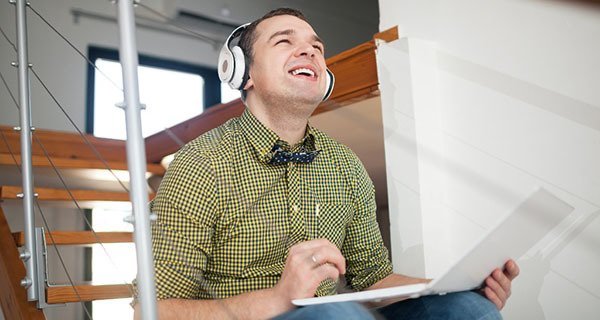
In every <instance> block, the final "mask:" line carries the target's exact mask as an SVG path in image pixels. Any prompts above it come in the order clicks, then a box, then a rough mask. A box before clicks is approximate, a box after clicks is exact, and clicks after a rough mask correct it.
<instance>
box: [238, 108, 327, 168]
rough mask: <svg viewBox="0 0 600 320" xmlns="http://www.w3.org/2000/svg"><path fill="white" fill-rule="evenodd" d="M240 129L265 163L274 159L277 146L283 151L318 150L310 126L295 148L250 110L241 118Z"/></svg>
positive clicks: (313, 132) (313, 130) (245, 111)
mask: <svg viewBox="0 0 600 320" xmlns="http://www.w3.org/2000/svg"><path fill="white" fill-rule="evenodd" d="M240 128H241V131H242V133H243V134H244V135H245V136H246V139H248V141H249V143H250V145H252V147H253V148H254V149H255V150H256V152H257V153H258V154H259V155H260V157H259V158H260V160H261V161H262V162H265V163H268V162H269V161H270V160H271V158H272V157H273V153H272V150H273V146H274V145H275V144H278V145H280V146H282V148H283V149H286V150H289V151H294V152H295V151H298V149H300V148H301V147H304V148H303V149H304V150H305V151H315V150H316V141H315V140H316V139H315V137H316V136H315V129H314V128H312V127H311V126H310V125H307V126H306V133H305V134H304V138H302V140H301V141H300V142H299V143H298V144H296V145H294V146H290V145H289V144H288V143H287V142H286V141H283V140H281V139H280V138H279V136H278V135H277V134H276V133H275V132H273V131H272V130H271V129H269V128H267V127H266V126H265V125H264V124H262V123H261V122H260V121H258V119H257V118H256V117H255V116H254V115H253V114H252V112H251V111H250V110H249V109H248V108H246V109H245V110H244V113H243V114H242V115H241V116H240Z"/></svg>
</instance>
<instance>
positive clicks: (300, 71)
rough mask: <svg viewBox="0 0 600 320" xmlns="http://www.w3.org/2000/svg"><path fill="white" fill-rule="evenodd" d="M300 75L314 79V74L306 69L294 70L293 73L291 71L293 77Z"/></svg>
mask: <svg viewBox="0 0 600 320" xmlns="http://www.w3.org/2000/svg"><path fill="white" fill-rule="evenodd" d="M301 73H303V74H307V75H309V76H311V77H314V76H315V73H314V72H313V71H312V70H310V69H307V68H300V69H296V70H293V71H292V74H293V75H295V76H296V75H299V74H301Z"/></svg>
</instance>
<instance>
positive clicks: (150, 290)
mask: <svg viewBox="0 0 600 320" xmlns="http://www.w3.org/2000/svg"><path fill="white" fill-rule="evenodd" d="M134 19H135V18H134V13H133V1H132V0H119V33H120V36H121V39H120V53H119V57H120V59H121V65H122V66H123V85H124V87H123V88H124V93H125V120H126V125H127V145H126V146H127V166H128V168H129V175H130V181H131V192H130V198H131V201H132V203H133V214H134V226H135V233H134V235H135V246H136V253H137V265H138V269H137V281H138V289H139V296H138V301H139V303H140V307H141V311H142V319H145V320H146V319H148V320H152V319H157V313H156V311H157V309H156V288H155V284H154V263H153V258H152V242H151V236H150V211H149V208H148V191H147V184H146V177H145V173H146V154H145V151H144V139H143V137H142V125H141V113H140V111H141V110H140V109H141V104H140V99H139V87H138V76H137V68H138V58H137V46H136V38H135V20H134Z"/></svg>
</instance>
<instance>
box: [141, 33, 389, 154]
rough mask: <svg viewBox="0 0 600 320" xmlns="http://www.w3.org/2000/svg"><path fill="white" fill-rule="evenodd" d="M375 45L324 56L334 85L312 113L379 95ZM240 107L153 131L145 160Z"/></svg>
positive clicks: (239, 103) (221, 108) (214, 124)
mask: <svg viewBox="0 0 600 320" xmlns="http://www.w3.org/2000/svg"><path fill="white" fill-rule="evenodd" d="M374 39H380V40H383V41H392V40H396V39H398V28H397V27H394V28H391V29H388V30H386V31H383V32H380V33H377V34H376V35H375V36H374ZM376 48H377V45H376V43H375V40H371V41H368V42H366V43H363V44H361V45H359V46H357V47H354V48H352V49H350V50H347V51H344V52H342V53H340V54H338V55H335V56H333V57H331V58H329V59H327V61H326V62H327V66H328V67H329V69H331V71H333V73H334V74H335V75H336V83H335V88H334V90H333V92H332V94H331V97H330V98H329V100H328V101H326V102H324V103H321V105H319V107H318V108H317V109H316V110H315V112H314V113H313V115H314V114H318V113H322V112H327V111H331V110H335V109H337V108H339V107H342V106H345V105H348V104H352V103H356V102H358V101H361V100H364V99H368V98H371V97H374V96H378V95H379V80H378V78H377V63H376V58H375V49H376ZM243 111H244V104H243V103H242V101H241V100H240V99H237V100H234V101H232V102H229V103H227V104H219V105H216V106H213V107H211V108H208V109H207V110H206V112H204V113H202V114H201V115H199V116H196V117H194V118H192V119H189V120H187V121H185V122H182V123H180V124H178V125H175V126H174V127H171V128H170V129H168V130H166V131H162V132H159V133H157V134H154V135H152V136H150V137H148V138H146V140H145V141H146V159H147V160H148V162H155V163H156V162H160V161H161V160H162V158H163V157H165V156H167V155H169V154H172V153H174V152H176V151H177V150H179V148H181V145H180V144H181V143H186V142H189V141H191V140H192V139H194V138H196V137H197V136H199V135H201V134H203V133H205V132H207V131H209V130H211V129H213V128H216V127H218V126H220V125H221V124H223V123H225V121H227V120H228V119H230V118H232V117H236V116H239V115H240V114H242V112H243ZM173 136H174V137H173Z"/></svg>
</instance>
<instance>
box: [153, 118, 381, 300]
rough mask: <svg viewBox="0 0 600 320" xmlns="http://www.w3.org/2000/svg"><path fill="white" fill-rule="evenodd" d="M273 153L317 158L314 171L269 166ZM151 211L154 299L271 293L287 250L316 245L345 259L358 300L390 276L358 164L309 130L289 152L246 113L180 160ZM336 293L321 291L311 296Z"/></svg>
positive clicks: (324, 287)
mask: <svg viewBox="0 0 600 320" xmlns="http://www.w3.org/2000/svg"><path fill="white" fill-rule="evenodd" d="M275 143H280V144H283V145H284V148H287V149H290V150H291V151H297V150H298V149H304V150H308V151H311V150H315V149H316V150H321V153H320V154H319V155H318V156H317V157H316V159H315V160H314V161H313V162H311V163H293V162H292V163H285V164H269V163H268V162H269V160H270V158H271V157H272V153H271V150H272V147H273V145H274V144H275ZM150 208H151V211H152V212H154V213H156V214H157V215H158V219H157V221H156V222H155V223H154V224H153V227H152V243H153V250H154V260H155V270H156V286H157V295H158V298H159V299H167V298H184V299H215V298H226V297H229V296H234V295H238V294H241V293H243V292H247V291H253V290H258V289H264V288H269V287H272V286H274V285H275V284H276V283H277V282H278V280H279V278H280V276H281V273H282V271H283V268H284V265H285V261H286V257H287V253H288V250H289V248H290V247H291V246H293V245H294V244H296V243H299V242H302V241H307V240H311V239H317V238H327V239H328V240H329V241H331V242H332V243H333V244H335V245H336V246H337V247H338V248H339V249H340V250H341V252H342V254H343V256H344V257H345V258H346V262H347V271H346V279H347V281H348V285H349V286H350V287H351V288H353V289H355V290H362V289H365V288H367V287H369V286H371V285H372V284H374V283H375V282H377V281H379V280H381V279H383V278H384V277H386V276H387V275H389V274H390V273H391V272H392V267H391V263H390V261H389V258H388V253H387V250H386V248H385V247H384V245H383V241H382V239H381V234H380V231H379V227H378V224H377V221H376V218H375V217H376V216H375V210H376V207H375V193H374V188H373V184H372V182H371V180H370V179H369V177H368V175H367V173H366V171H365V169H364V167H363V165H362V163H361V162H360V160H358V158H357V157H356V155H355V154H354V153H352V151H350V149H348V148H347V147H345V146H343V145H341V144H339V143H337V142H335V141H333V140H332V139H331V138H329V137H328V136H327V135H325V134H324V133H322V132H320V131H318V130H316V129H314V128H312V127H310V126H308V127H307V133H306V135H305V137H304V139H303V140H302V142H301V143H299V144H298V145H296V146H294V147H291V148H290V146H289V145H288V144H287V143H284V142H283V141H281V140H279V138H278V136H277V135H276V134H275V133H274V132H273V131H271V130H269V129H268V128H267V127H265V126H264V125H263V124H261V123H260V122H259V121H258V120H257V119H256V118H255V117H254V116H253V115H252V113H251V112H250V111H249V110H246V111H245V112H244V113H243V115H242V116H241V117H239V118H234V119H231V120H229V121H228V122H226V123H225V124H223V125H222V126H220V127H218V128H216V129H214V130H212V131H210V132H207V133H206V134H203V135H202V136H200V137H198V138H196V139H195V140H193V141H192V142H190V143H188V144H187V145H185V146H184V147H183V148H182V149H181V150H180V151H179V152H178V153H177V156H176V157H175V160H174V161H173V162H172V163H171V164H170V166H169V169H168V171H167V173H166V175H165V177H164V179H163V181H162V183H161V185H160V188H159V190H158V193H157V195H156V198H155V199H154V200H153V201H152V202H151V206H150ZM335 290H336V283H334V282H333V281H329V280H328V281H324V282H323V283H322V284H321V285H320V286H319V288H318V290H317V295H318V296H321V295H330V294H334V293H335Z"/></svg>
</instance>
